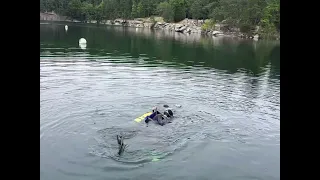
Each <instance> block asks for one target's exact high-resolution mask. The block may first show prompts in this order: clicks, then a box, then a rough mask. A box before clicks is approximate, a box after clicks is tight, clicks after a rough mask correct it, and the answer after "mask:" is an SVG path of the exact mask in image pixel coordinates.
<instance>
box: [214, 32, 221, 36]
mask: <svg viewBox="0 0 320 180" xmlns="http://www.w3.org/2000/svg"><path fill="white" fill-rule="evenodd" d="M212 35H213V36H219V35H223V32H221V31H213V32H212Z"/></svg>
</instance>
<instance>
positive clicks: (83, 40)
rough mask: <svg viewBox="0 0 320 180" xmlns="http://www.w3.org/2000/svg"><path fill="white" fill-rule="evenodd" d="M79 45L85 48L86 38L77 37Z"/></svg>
mask: <svg viewBox="0 0 320 180" xmlns="http://www.w3.org/2000/svg"><path fill="white" fill-rule="evenodd" d="M79 47H80V48H81V49H86V48H87V40H86V39H85V38H81V39H79Z"/></svg>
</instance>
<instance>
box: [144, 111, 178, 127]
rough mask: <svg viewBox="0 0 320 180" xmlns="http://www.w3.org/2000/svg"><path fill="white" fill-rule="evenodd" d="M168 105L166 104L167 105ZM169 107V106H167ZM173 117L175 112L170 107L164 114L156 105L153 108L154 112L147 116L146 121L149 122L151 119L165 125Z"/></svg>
mask: <svg viewBox="0 0 320 180" xmlns="http://www.w3.org/2000/svg"><path fill="white" fill-rule="evenodd" d="M165 107H166V106H165ZM167 107H168V106H167ZM172 117H173V112H172V110H170V109H167V110H165V111H164V113H163V114H161V113H160V112H159V111H158V109H157V107H154V108H153V109H152V114H151V115H150V116H147V117H146V118H145V122H146V123H147V124H148V123H149V122H150V121H151V120H153V121H154V122H157V123H158V124H159V125H161V126H163V125H165V124H166V123H171V121H170V119H171V118H172Z"/></svg>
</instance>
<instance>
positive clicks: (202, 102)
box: [40, 24, 280, 180]
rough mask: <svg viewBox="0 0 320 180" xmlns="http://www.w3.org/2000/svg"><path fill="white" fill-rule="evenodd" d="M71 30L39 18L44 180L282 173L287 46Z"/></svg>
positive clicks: (270, 177)
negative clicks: (119, 138) (169, 119)
mask: <svg viewBox="0 0 320 180" xmlns="http://www.w3.org/2000/svg"><path fill="white" fill-rule="evenodd" d="M64 25H65V24H40V178H41V179H42V180H57V179H64V180H71V179H74V180H81V179H86V180H89V179H90V180H93V179H99V180H100V179H101V180H102V179H103V180H105V179H139V180H141V179H142V180H143V179H165V180H167V179H184V180H186V179H215V180H241V179H264V180H274V179H277V180H278V179H280V44H279V43H277V42H251V41H235V40H232V39H220V38H219V39H216V38H215V39H213V38H203V37H201V36H198V35H189V36H188V35H183V34H179V33H165V32H164V31H155V32H153V31H150V30H142V29H134V28H122V27H95V26H92V25H91V26H88V25H87V26H81V25H73V24H69V28H68V31H67V32H66V31H65V29H64ZM81 37H84V38H85V39H86V40H87V47H86V48H82V49H81V48H80V47H79V45H78V41H79V39H80V38H81ZM163 104H168V105H170V106H171V107H172V108H173V109H174V112H175V115H176V117H175V119H174V121H173V123H171V124H167V125H165V126H158V125H156V124H150V125H149V126H148V127H146V125H145V124H144V123H136V122H134V121H133V120H134V119H135V118H136V117H138V116H139V115H141V114H143V113H145V112H146V111H149V110H150V109H151V108H152V107H153V106H155V105H157V106H162V105H163ZM176 105H181V107H177V106H176ZM117 134H122V135H124V137H125V143H126V144H128V145H129V147H128V148H127V150H126V151H125V152H124V154H123V155H122V156H118V155H117V150H118V148H117V142H116V135H117ZM156 159H157V161H155V160H156Z"/></svg>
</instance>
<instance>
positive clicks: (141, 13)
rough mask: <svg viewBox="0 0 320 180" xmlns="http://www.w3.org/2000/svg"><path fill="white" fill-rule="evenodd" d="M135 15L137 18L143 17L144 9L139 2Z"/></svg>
mask: <svg viewBox="0 0 320 180" xmlns="http://www.w3.org/2000/svg"><path fill="white" fill-rule="evenodd" d="M137 15H138V16H139V17H145V10H144V8H143V5H142V2H141V1H140V2H139V3H138V7H137Z"/></svg>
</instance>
